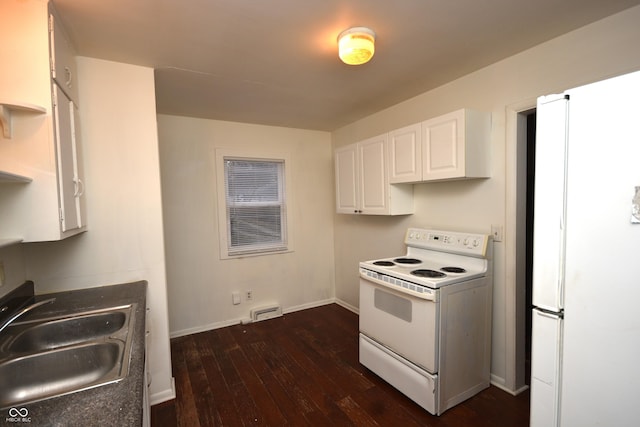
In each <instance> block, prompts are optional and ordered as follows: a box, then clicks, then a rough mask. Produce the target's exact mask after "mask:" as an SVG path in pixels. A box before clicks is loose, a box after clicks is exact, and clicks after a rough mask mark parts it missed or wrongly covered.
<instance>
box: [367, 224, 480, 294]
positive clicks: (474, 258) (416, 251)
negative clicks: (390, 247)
mask: <svg viewBox="0 0 640 427" xmlns="http://www.w3.org/2000/svg"><path fill="white" fill-rule="evenodd" d="M488 242H489V236H488V235H482V234H469V233H457V232H449V231H437V230H423V229H414V228H410V229H409V230H407V234H406V236H405V243H406V244H407V253H406V254H405V255H404V256H400V257H393V258H385V259H379V260H371V261H364V262H361V263H360V274H361V275H362V276H363V277H369V278H377V279H379V280H383V281H384V282H385V283H389V284H391V285H395V284H397V285H398V286H402V285H401V283H402V282H403V281H407V282H409V283H411V284H416V285H419V286H424V287H428V288H439V287H441V286H446V285H449V284H452V283H459V282H461V281H465V280H470V279H473V278H476V277H482V276H484V275H486V274H487V268H488V260H487V255H488V253H487V251H488V248H489V246H488ZM405 287H406V285H405Z"/></svg>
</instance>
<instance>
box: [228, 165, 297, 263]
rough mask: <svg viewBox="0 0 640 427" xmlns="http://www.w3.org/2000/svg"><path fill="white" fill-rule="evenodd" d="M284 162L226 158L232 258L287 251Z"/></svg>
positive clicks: (229, 251)
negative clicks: (250, 254) (242, 255)
mask: <svg viewBox="0 0 640 427" xmlns="http://www.w3.org/2000/svg"><path fill="white" fill-rule="evenodd" d="M284 167H285V165H284V161H282V160H263V159H258V160H256V159H242V158H228V157H225V158H224V179H225V201H226V214H227V215H226V216H227V250H228V254H229V255H241V254H247V253H259V252H272V251H283V250H287V233H286V223H287V222H286V198H285V191H284V190H285V189H284V186H285V185H284V181H285V179H284Z"/></svg>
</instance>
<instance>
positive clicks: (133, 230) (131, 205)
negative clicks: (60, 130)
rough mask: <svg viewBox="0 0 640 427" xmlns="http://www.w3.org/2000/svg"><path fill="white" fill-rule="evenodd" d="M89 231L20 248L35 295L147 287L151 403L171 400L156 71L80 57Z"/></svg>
mask: <svg viewBox="0 0 640 427" xmlns="http://www.w3.org/2000/svg"><path fill="white" fill-rule="evenodd" d="M78 67H79V68H78V75H79V76H80V81H79V90H80V106H81V110H80V118H81V127H82V147H83V157H84V169H85V184H86V192H87V212H88V231H87V232H86V233H83V234H81V235H78V236H75V237H71V238H68V239H66V240H63V241H60V242H51V243H29V244H23V245H21V246H23V247H24V255H25V260H26V271H27V274H26V277H27V278H28V279H30V280H33V281H34V282H35V284H36V291H37V292H38V293H49V292H54V291H60V290H70V289H78V288H89V287H94V286H101V285H108V284H114V283H122V282H128V281H134V280H141V279H144V280H147V281H148V282H149V288H148V295H147V300H148V302H147V304H148V307H149V308H150V313H149V319H148V320H149V322H150V325H151V326H150V327H151V341H150V358H149V370H150V372H151V375H152V377H153V382H152V384H151V390H150V395H151V399H152V402H153V403H158V402H161V401H163V400H167V399H170V398H172V397H173V389H172V379H171V359H170V353H169V330H168V321H167V301H166V283H165V270H164V265H165V264H164V242H163V233H162V204H161V198H160V196H161V193H160V173H159V160H158V138H157V128H156V114H155V88H154V77H153V69H151V68H145V67H138V66H132V65H127V64H120V63H115V62H108V61H102V60H97V59H91V58H82V57H80V58H78Z"/></svg>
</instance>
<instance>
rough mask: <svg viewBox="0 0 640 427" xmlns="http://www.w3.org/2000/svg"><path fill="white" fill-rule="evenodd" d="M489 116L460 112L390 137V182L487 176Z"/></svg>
mask: <svg viewBox="0 0 640 427" xmlns="http://www.w3.org/2000/svg"><path fill="white" fill-rule="evenodd" d="M490 131H491V116H490V115H489V114H488V113H483V112H479V111H473V110H468V109H462V110H458V111H454V112H452V113H449V114H445V115H442V116H439V117H436V118H433V119H430V120H426V121H424V122H421V123H417V124H414V125H411V126H406V127H403V128H401V129H397V130H394V131H391V132H390V133H389V138H390V140H389V182H391V183H418V182H428V181H444V180H455V179H465V178H487V177H489V176H490V146H489V141H490Z"/></svg>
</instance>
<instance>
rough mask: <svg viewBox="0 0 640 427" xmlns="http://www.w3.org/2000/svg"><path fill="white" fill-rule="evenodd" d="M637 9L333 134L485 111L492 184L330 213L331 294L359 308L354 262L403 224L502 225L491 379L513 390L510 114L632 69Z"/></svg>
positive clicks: (388, 248)
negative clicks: (401, 205) (397, 213)
mask: <svg viewBox="0 0 640 427" xmlns="http://www.w3.org/2000/svg"><path fill="white" fill-rule="evenodd" d="M638 22H640V7H636V8H633V9H630V10H628V11H626V12H624V13H621V14H618V15H614V16H612V17H610V18H607V19H604V20H602V21H599V22H597V23H595V24H592V25H589V26H587V27H584V28H582V29H579V30H577V31H574V32H572V33H569V34H566V35H564V36H561V37H559V38H557V39H554V40H552V41H550V42H547V43H544V44H542V45H539V46H537V47H535V48H532V49H530V50H527V51H525V52H522V53H520V54H518V55H515V56H513V57H510V58H508V59H506V60H504V61H501V62H499V63H496V64H494V65H491V66H489V67H486V68H484V69H482V70H479V71H477V72H475V73H473V74H470V75H468V76H466V77H463V78H460V79H458V80H455V81H452V82H450V83H448V84H446V85H443V86H441V87H439V88H437V89H435V90H432V91H429V92H426V93H424V94H422V95H419V96H417V97H415V98H413V99H410V100H408V101H406V102H403V103H400V104H398V105H396V106H394V107H392V108H389V109H386V110H384V111H381V112H379V113H376V114H374V115H371V116H369V117H367V118H365V119H363V120H360V121H358V122H355V123H353V124H350V125H348V126H345V127H343V128H341V129H338V130H336V131H335V132H333V134H332V139H333V144H334V148H335V147H339V146H342V145H346V144H349V143H352V142H355V141H358V140H361V139H364V138H367V137H371V136H375V135H377V134H380V133H383V132H387V131H389V130H392V129H395V128H399V127H401V126H404V125H409V124H411V123H415V122H419V121H421V120H425V119H428V118H431V117H435V116H438V115H440V114H444V113H447V112H450V111H453V110H456V109H459V108H463V107H467V108H474V109H478V110H482V111H487V112H491V113H492V120H493V124H492V133H491V150H492V152H491V155H492V158H493V160H492V163H493V173H492V177H491V179H488V180H475V181H466V182H450V183H433V184H418V185H415V187H414V192H415V209H416V210H415V214H414V215H411V216H409V217H397V218H395V217H389V218H373V217H366V216H357V217H356V216H351V215H336V219H335V251H336V265H335V268H336V297H337V298H338V299H340V300H343V301H345V302H347V303H348V304H352V305H354V306H358V271H357V263H358V261H361V260H364V259H371V258H377V257H382V256H394V255H397V254H398V253H400V251H402V250H404V249H403V245H402V238H403V233H404V231H405V230H406V228H407V227H408V226H416V227H440V228H444V229H454V230H458V229H460V230H470V231H480V232H486V233H489V232H490V230H491V228H490V227H491V225H492V224H496V225H502V226H504V227H505V233H504V234H505V240H504V241H503V242H502V243H495V244H494V250H495V253H494V258H495V260H494V261H495V262H494V267H495V271H494V274H495V287H494V322H493V325H494V326H493V357H492V379H493V382H494V383H495V384H497V385H499V386H502V387H504V388H505V389H508V390H511V391H515V390H516V389H518V388H519V387H520V386H521V385H522V384H517V383H516V379H515V375H516V374H515V369H516V366H515V363H516V362H515V361H514V358H515V346H516V344H515V340H516V337H515V333H516V332H515V330H514V324H515V308H514V302H513V300H514V294H515V288H516V283H515V273H514V270H515V254H514V253H515V239H516V236H515V230H514V229H512V228H511V227H513V226H514V216H515V211H516V210H515V197H514V194H513V192H514V187H515V179H516V176H515V174H516V170H515V167H514V166H513V165H514V163H515V154H514V153H515V152H516V150H515V136H514V132H513V120H514V116H515V112H514V111H516V110H518V109H524V108H526V107H531V106H535V99H536V97H537V96H540V95H544V94H549V93H553V92H559V91H562V90H564V89H569V88H571V87H575V86H579V85H581V84H584V83H588V82H592V81H597V80H601V79H603V78H606V77H610V76H614V75H619V74H623V73H625V72H629V71H632V70H637V69H640V55H638V43H639V42H640V25H638Z"/></svg>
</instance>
